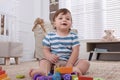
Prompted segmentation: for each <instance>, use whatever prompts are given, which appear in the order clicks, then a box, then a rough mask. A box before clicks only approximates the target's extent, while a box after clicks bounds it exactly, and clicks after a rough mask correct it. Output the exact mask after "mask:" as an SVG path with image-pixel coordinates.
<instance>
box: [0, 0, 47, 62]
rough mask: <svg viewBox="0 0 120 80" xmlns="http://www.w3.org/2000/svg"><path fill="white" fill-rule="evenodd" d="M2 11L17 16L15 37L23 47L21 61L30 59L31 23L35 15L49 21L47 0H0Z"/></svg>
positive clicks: (31, 55) (31, 57) (31, 53)
mask: <svg viewBox="0 0 120 80" xmlns="http://www.w3.org/2000/svg"><path fill="white" fill-rule="evenodd" d="M12 5H14V6H12ZM4 11H5V12H6V13H7V14H10V15H12V16H16V18H17V26H16V27H17V28H18V32H17V34H18V36H17V37H19V38H18V39H19V41H20V42H22V43H23V49H24V50H23V57H22V58H21V61H28V60H32V59H33V56H34V47H35V43H34V34H33V32H32V28H33V23H34V20H35V19H36V18H37V17H40V18H42V19H44V20H45V21H49V0H12V1H9V0H2V1H1V0H0V12H4ZM18 26H19V27H18Z"/></svg>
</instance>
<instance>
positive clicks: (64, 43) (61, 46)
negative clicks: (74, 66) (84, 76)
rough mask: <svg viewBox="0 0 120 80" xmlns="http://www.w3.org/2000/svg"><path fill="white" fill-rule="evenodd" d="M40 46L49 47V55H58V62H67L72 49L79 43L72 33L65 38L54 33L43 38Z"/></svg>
mask: <svg viewBox="0 0 120 80" xmlns="http://www.w3.org/2000/svg"><path fill="white" fill-rule="evenodd" d="M42 44H43V46H47V47H49V48H50V51H51V53H53V54H56V55H58V56H59V59H60V60H68V59H69V57H70V55H71V53H72V48H73V47H74V46H77V45H79V44H80V43H79V40H78V36H77V35H76V34H75V33H73V32H70V33H69V35H67V36H59V35H57V34H56V32H50V33H48V34H47V35H46V36H45V38H44V39H43V43H42Z"/></svg>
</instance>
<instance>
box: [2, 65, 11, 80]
mask: <svg viewBox="0 0 120 80" xmlns="http://www.w3.org/2000/svg"><path fill="white" fill-rule="evenodd" d="M0 80H10V78H9V77H8V75H7V74H6V71H5V70H2V67H1V66H0Z"/></svg>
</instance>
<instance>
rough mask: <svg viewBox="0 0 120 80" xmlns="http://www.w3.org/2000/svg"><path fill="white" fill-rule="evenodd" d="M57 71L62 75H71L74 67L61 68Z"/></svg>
mask: <svg viewBox="0 0 120 80" xmlns="http://www.w3.org/2000/svg"><path fill="white" fill-rule="evenodd" d="M55 71H56V72H59V73H61V74H70V73H72V72H73V68H72V67H59V68H56V69H55Z"/></svg>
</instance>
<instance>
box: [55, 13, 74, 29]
mask: <svg viewBox="0 0 120 80" xmlns="http://www.w3.org/2000/svg"><path fill="white" fill-rule="evenodd" d="M71 25H72V18H71V15H70V13H67V14H63V13H60V14H59V15H58V16H57V17H56V18H55V21H54V26H55V27H56V29H57V30H69V29H70V28H71Z"/></svg>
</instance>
